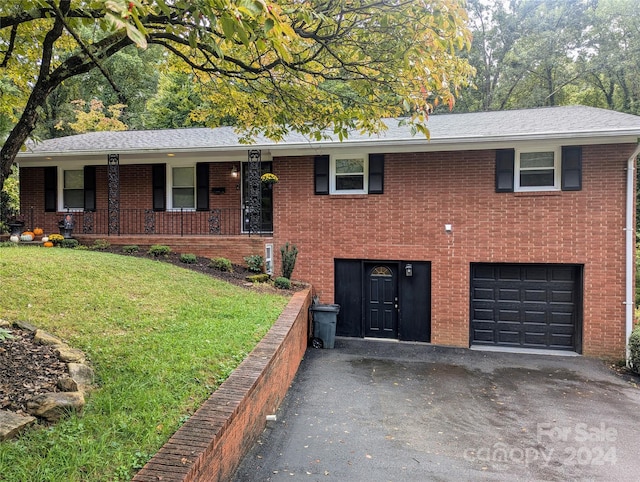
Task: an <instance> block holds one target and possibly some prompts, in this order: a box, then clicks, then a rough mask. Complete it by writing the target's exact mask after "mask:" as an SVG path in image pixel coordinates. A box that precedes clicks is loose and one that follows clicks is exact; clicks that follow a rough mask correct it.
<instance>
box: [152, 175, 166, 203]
mask: <svg viewBox="0 0 640 482" xmlns="http://www.w3.org/2000/svg"><path fill="white" fill-rule="evenodd" d="M152 186H153V210H154V211H164V210H165V209H166V207H167V202H166V192H165V190H166V186H167V165H166V164H153V165H152Z"/></svg>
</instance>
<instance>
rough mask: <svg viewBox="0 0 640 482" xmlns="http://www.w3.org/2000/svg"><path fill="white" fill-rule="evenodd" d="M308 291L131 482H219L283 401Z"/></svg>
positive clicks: (303, 333) (303, 336) (303, 343)
mask: <svg viewBox="0 0 640 482" xmlns="http://www.w3.org/2000/svg"><path fill="white" fill-rule="evenodd" d="M310 304H311V288H308V289H306V290H304V291H299V292H297V293H296V294H294V295H293V297H292V298H291V301H290V302H289V304H288V305H287V307H286V308H285V310H284V311H283V312H282V314H281V315H280V317H279V318H278V320H277V321H276V322H275V324H274V325H273V327H272V328H271V330H269V332H268V333H267V335H266V336H265V337H264V338H263V339H262V341H260V343H258V345H257V346H256V348H255V349H254V350H253V351H252V352H251V353H250V354H249V356H248V357H247V358H246V359H245V360H244V361H243V362H242V363H241V364H240V366H239V367H238V368H237V369H236V370H234V372H233V373H232V374H231V376H230V377H229V378H228V379H227V380H226V381H225V382H224V383H223V384H222V385H221V386H220V388H218V390H216V392H215V393H213V394H212V395H211V397H210V398H209V399H208V400H207V401H206V402H205V403H204V404H203V405H202V407H200V408H199V409H198V411H197V412H196V413H195V414H193V416H192V417H191V418H189V420H187V421H186V422H185V424H184V425H183V426H182V427H180V429H179V430H178V431H177V432H176V433H175V434H174V435H173V436H172V437H171V438H170V439H169V441H168V442H167V443H166V444H165V445H164V446H163V447H162V448H161V449H160V450H159V451H158V453H157V454H156V455H155V456H154V457H153V458H152V459H151V460H150V461H149V462H148V463H147V464H146V465H145V466H144V467H143V468H142V470H140V472H138V473H137V474H136V476H135V477H134V478H133V481H138V482H152V481H153V482H157V481H159V480H162V481H165V482H166V481H181V482H183V481H184V482H191V481H224V480H229V479H230V478H231V476H232V475H233V473H234V472H235V470H236V469H237V468H238V465H239V464H240V461H241V459H242V457H243V456H244V455H245V454H246V453H247V452H248V450H249V449H250V448H251V447H252V446H253V444H254V443H255V441H256V440H257V439H258V437H259V436H260V434H261V433H262V431H263V430H264V428H265V426H266V417H267V415H270V414H275V413H276V409H277V408H278V406H279V405H280V403H281V402H282V400H283V399H284V396H285V394H286V393H287V390H288V388H289V385H290V384H291V382H292V381H293V377H294V376H295V374H296V371H297V370H298V365H299V364H300V361H301V360H302V357H303V356H304V353H305V350H306V348H307V337H308V316H309V306H310Z"/></svg>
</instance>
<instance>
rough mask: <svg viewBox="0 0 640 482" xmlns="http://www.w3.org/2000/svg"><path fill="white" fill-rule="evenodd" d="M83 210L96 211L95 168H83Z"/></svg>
mask: <svg viewBox="0 0 640 482" xmlns="http://www.w3.org/2000/svg"><path fill="white" fill-rule="evenodd" d="M84 210H85V211H95V210H96V166H84Z"/></svg>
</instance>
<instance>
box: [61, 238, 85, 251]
mask: <svg viewBox="0 0 640 482" xmlns="http://www.w3.org/2000/svg"><path fill="white" fill-rule="evenodd" d="M78 244H80V243H78V240H77V239H73V238H70V239H63V240H62V241H60V242H59V243H58V246H60V247H61V248H68V249H73V248H76V247H77V246H78Z"/></svg>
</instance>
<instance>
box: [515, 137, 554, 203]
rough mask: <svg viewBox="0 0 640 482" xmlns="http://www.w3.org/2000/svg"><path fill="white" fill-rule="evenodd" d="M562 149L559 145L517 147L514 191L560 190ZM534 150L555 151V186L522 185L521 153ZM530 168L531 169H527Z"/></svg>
mask: <svg viewBox="0 0 640 482" xmlns="http://www.w3.org/2000/svg"><path fill="white" fill-rule="evenodd" d="M561 151H562V149H561V148H560V147H559V146H550V147H535V148H520V149H516V153H515V154H516V155H515V157H516V158H515V169H514V173H513V174H514V176H513V177H514V180H513V182H514V184H513V187H514V191H515V192H533V191H560V187H561V186H560V181H561V175H562V173H561V162H562V159H561V155H562V152H561ZM532 152H553V186H520V155H521V154H529V153H532ZM527 170H529V169H527Z"/></svg>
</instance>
